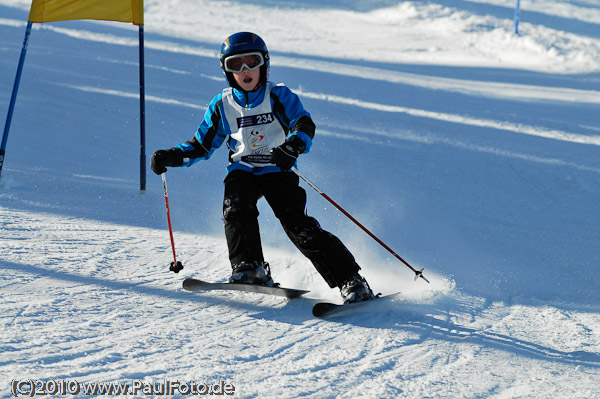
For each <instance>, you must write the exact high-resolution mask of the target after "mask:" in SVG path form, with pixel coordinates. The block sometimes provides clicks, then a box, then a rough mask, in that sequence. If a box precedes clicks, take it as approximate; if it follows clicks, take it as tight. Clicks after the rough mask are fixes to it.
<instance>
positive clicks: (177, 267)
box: [160, 173, 183, 273]
mask: <svg viewBox="0 0 600 399" xmlns="http://www.w3.org/2000/svg"><path fill="white" fill-rule="evenodd" d="M160 176H161V177H162V182H163V190H164V191H165V205H166V207H167V222H168V224H169V236H171V249H172V250H173V262H171V266H170V267H169V270H171V271H172V272H175V273H179V271H180V270H181V269H183V265H182V264H181V262H178V261H177V256H176V255H175V240H173V228H172V227H171V212H169V193H168V191H167V178H166V177H165V174H164V173H163V174H162V175H160Z"/></svg>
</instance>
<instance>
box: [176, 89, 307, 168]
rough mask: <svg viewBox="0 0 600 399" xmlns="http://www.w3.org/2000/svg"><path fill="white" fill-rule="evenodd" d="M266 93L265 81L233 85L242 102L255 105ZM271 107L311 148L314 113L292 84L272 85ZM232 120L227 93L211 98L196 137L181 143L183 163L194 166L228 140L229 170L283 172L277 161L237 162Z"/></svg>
mask: <svg viewBox="0 0 600 399" xmlns="http://www.w3.org/2000/svg"><path fill="white" fill-rule="evenodd" d="M264 95H265V85H261V86H260V87H259V88H258V89H256V90H254V91H252V92H245V91H241V90H238V89H236V88H234V89H233V97H234V99H235V101H236V103H238V104H239V105H240V106H242V107H246V108H253V107H254V106H258V105H259V104H261V103H262V102H263V99H264ZM270 100H271V108H272V110H273V114H274V116H275V117H276V119H277V120H278V121H279V123H280V124H281V126H282V128H283V130H284V131H285V134H286V136H287V139H290V138H292V137H293V136H297V137H298V138H300V139H301V140H302V141H303V142H304V144H305V148H304V151H303V153H307V152H308V151H309V150H310V147H311V144H312V140H313V137H314V135H315V124H314V122H313V121H312V119H311V117H310V114H309V113H308V112H307V111H306V110H305V109H304V107H303V106H302V103H301V102H300V99H299V98H298V96H297V95H296V94H294V93H293V92H292V91H291V90H290V89H289V88H288V87H286V86H283V85H279V86H277V85H273V86H272V89H271V99H270ZM229 126H230V125H229V123H228V122H227V121H226V120H225V112H224V109H223V93H219V94H218V95H217V96H215V97H214V98H213V100H212V101H211V102H210V104H209V106H208V109H207V110H206V113H205V114H204V119H203V120H202V123H200V126H198V130H197V131H196V133H195V134H194V137H193V139H192V140H189V141H186V142H185V143H182V144H179V145H178V146H177V147H178V148H180V149H181V150H182V151H183V158H184V159H183V164H182V165H181V166H191V165H193V164H195V163H196V162H198V161H199V160H201V159H209V158H210V157H211V156H212V154H213V152H214V151H215V150H216V149H217V148H219V147H221V146H222V145H223V143H226V144H227V146H228V147H229V149H230V153H229V154H230V157H229V160H230V164H229V166H228V167H227V171H228V172H231V171H233V170H239V169H241V170H246V171H249V172H252V173H255V174H264V173H270V172H280V169H279V168H278V167H276V166H274V165H267V166H264V167H251V165H247V164H245V163H243V162H233V161H232V159H231V155H232V153H233V152H232V149H233V148H234V145H232V143H231V140H233V139H232V137H231V134H232V132H231V129H230V127H229Z"/></svg>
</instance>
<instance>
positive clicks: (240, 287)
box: [183, 278, 309, 299]
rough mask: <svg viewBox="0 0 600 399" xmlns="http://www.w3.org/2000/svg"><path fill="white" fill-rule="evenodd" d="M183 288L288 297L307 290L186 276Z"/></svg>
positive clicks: (296, 296)
mask: <svg viewBox="0 0 600 399" xmlns="http://www.w3.org/2000/svg"><path fill="white" fill-rule="evenodd" d="M183 288H184V289H185V290H188V291H214V290H228V291H245V292H256V293H259V294H267V295H275V296H282V297H285V298H288V299H292V298H298V297H300V296H302V295H304V294H306V293H307V292H309V291H305V290H297V289H294V288H284V287H268V286H266V285H257V284H237V283H209V282H207V281H202V280H198V279H195V278H186V279H185V280H183Z"/></svg>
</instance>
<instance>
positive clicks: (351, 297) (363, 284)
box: [340, 273, 375, 303]
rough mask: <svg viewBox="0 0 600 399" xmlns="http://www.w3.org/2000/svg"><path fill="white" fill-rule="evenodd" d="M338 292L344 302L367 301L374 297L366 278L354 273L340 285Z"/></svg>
mask: <svg viewBox="0 0 600 399" xmlns="http://www.w3.org/2000/svg"><path fill="white" fill-rule="evenodd" d="M340 293H341V294H342V298H344V303H352V302H360V301H367V300H369V299H373V298H375V295H374V294H373V291H371V288H370V287H369V284H368V283H367V280H365V279H364V277H362V276H361V275H360V274H358V273H355V274H353V275H352V276H351V277H350V278H349V279H347V280H346V281H344V282H343V283H342V285H341V286H340Z"/></svg>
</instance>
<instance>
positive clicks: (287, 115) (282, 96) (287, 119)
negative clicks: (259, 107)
mask: <svg viewBox="0 0 600 399" xmlns="http://www.w3.org/2000/svg"><path fill="white" fill-rule="evenodd" d="M271 102H272V104H273V113H274V114H275V116H276V117H277V119H278V120H279V122H280V123H281V125H282V126H283V128H284V129H285V132H286V134H287V140H289V139H291V138H292V137H293V136H297V137H298V138H300V139H301V140H302V141H303V142H304V143H305V145H306V148H305V149H304V153H307V152H309V151H310V146H311V145H312V140H313V138H314V136H315V124H314V122H313V120H312V118H311V117H310V114H309V113H308V112H307V111H306V110H305V109H304V107H303V106H302V102H300V98H298V96H297V95H296V94H295V93H294V92H292V91H291V90H290V89H289V88H288V87H286V86H281V85H280V86H273V89H272V91H271Z"/></svg>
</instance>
